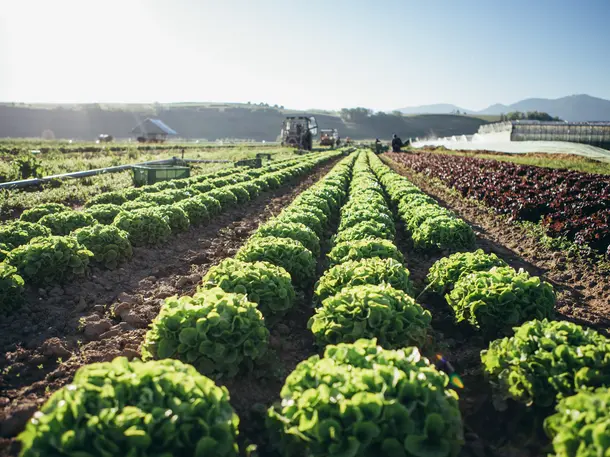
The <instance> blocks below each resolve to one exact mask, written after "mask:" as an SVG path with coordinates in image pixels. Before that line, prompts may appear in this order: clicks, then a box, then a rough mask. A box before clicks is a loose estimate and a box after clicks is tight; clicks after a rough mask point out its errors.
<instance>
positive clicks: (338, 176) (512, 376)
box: [21, 153, 610, 457]
mask: <svg viewBox="0 0 610 457" xmlns="http://www.w3.org/2000/svg"><path fill="white" fill-rule="evenodd" d="M376 159H377V158H376V157H375V156H372V155H367V156H365V155H364V154H363V153H361V154H360V155H358V156H357V158H356V161H355V163H354V162H353V158H348V159H345V160H344V161H343V162H341V163H340V164H339V165H338V166H337V167H336V168H335V169H333V171H332V172H331V173H330V174H329V175H328V176H327V179H328V181H327V180H322V181H321V182H320V183H319V184H317V185H316V186H314V187H312V188H311V189H309V190H308V191H306V192H305V193H304V194H302V195H301V196H299V197H298V198H297V199H296V200H295V202H294V204H293V205H291V206H290V207H288V208H286V210H285V211H284V212H282V214H281V215H280V216H279V217H278V218H276V219H272V220H271V221H269V222H268V223H267V224H265V225H263V226H261V227H260V228H259V230H258V231H257V232H256V233H255V234H254V235H253V236H252V237H251V239H250V240H249V241H248V242H247V243H246V245H245V246H244V248H242V250H240V251H239V253H238V255H237V256H236V258H235V259H227V260H225V261H224V262H223V263H222V264H220V265H218V266H217V267H215V268H214V269H213V270H210V271H209V272H208V274H207V275H206V277H205V278H204V281H203V283H202V285H201V287H200V288H199V290H198V292H197V293H196V294H195V295H194V296H193V297H183V298H181V299H176V298H170V299H168V300H167V301H166V303H165V304H164V307H163V309H162V311H161V314H160V315H159V317H158V318H157V319H156V320H155V323H154V324H153V327H152V328H151V330H150V332H149V333H148V335H147V337H146V342H145V345H144V351H143V353H144V354H145V357H146V358H162V357H172V358H174V359H180V360H181V361H184V362H188V363H192V364H194V365H195V366H196V367H197V368H198V370H199V372H201V373H206V374H209V375H213V376H215V377H219V376H231V375H234V374H236V372H237V371H238V370H239V369H241V368H243V367H247V366H248V365H251V364H253V363H255V361H256V360H257V359H258V358H259V357H260V356H261V355H262V354H264V352H265V351H266V348H267V341H268V331H267V329H266V325H265V324H267V325H269V322H272V321H273V320H274V319H278V318H280V319H281V316H282V315H283V314H284V313H285V312H286V311H287V310H288V309H290V307H292V306H293V305H294V300H295V299H294V297H295V289H303V288H305V287H308V285H309V284H311V282H312V280H313V278H314V276H315V259H316V257H317V255H318V254H319V240H320V235H324V234H326V233H327V229H328V227H329V225H328V221H330V220H332V218H333V217H334V215H335V214H336V213H337V211H338V210H339V208H341V203H342V201H343V200H344V199H345V197H346V193H345V190H346V186H347V183H348V181H349V176H350V170H348V169H347V168H349V167H351V165H348V163H349V160H352V162H351V163H352V164H353V180H352V183H351V185H350V189H349V201H348V203H347V204H346V205H345V206H343V209H342V210H341V219H340V222H339V231H338V232H339V233H338V234H337V235H336V236H335V237H334V239H333V241H334V242H335V244H334V246H333V248H332V249H331V251H330V252H329V254H328V256H327V258H328V260H329V263H330V268H329V269H328V270H327V272H326V273H325V274H324V276H323V277H322V278H321V279H320V281H318V283H317V284H316V286H315V291H316V296H317V297H318V300H319V301H320V303H321V307H320V308H318V311H317V312H316V315H318V313H319V310H320V309H321V308H323V307H324V306H328V307H329V308H330V309H331V310H332V314H333V315H332V316H331V319H330V320H327V321H325V323H324V325H323V326H322V327H323V328H325V329H326V330H328V329H330V330H331V331H330V332H327V331H326V330H325V331H323V332H319V334H320V335H322V336H321V337H320V336H318V335H317V336H316V341H317V342H318V343H319V344H320V346H322V345H324V344H327V343H328V342H335V341H349V342H346V343H339V344H336V345H334V344H330V345H328V346H326V348H325V350H324V354H323V355H322V356H321V357H320V356H314V357H311V358H309V359H308V360H306V361H304V362H302V363H301V364H299V366H298V367H297V368H296V369H295V370H294V371H293V373H291V374H290V375H289V377H288V378H287V380H286V382H285V385H284V387H283V389H282V391H281V403H279V404H278V405H275V406H274V407H272V408H271V409H270V410H269V411H268V417H267V425H268V430H269V432H270V434H271V438H272V439H271V443H272V444H273V445H274V446H275V448H276V449H275V450H276V451H279V452H280V454H281V455H287V456H300V455H311V456H328V455H332V456H335V455H336V456H339V455H340V456H343V455H362V456H376V455H390V456H394V455H396V456H424V455H425V456H439V457H441V456H455V455H457V454H458V452H459V449H460V446H461V441H462V438H461V434H462V421H461V417H460V414H459V409H458V408H457V395H456V393H455V392H454V391H453V390H452V389H449V388H448V378H447V376H446V375H445V374H444V373H442V372H440V371H438V370H437V369H436V368H434V367H433V366H432V365H431V364H430V362H429V361H428V360H427V359H425V358H424V357H422V356H421V355H420V352H419V350H418V349H417V348H415V347H407V348H400V345H401V343H400V342H399V338H411V340H410V341H413V339H417V340H418V341H423V336H422V333H418V331H419V330H420V329H422V328H426V329H427V324H426V322H428V323H429V319H426V318H425V317H424V319H423V320H422V319H421V317H422V314H421V312H420V310H421V307H419V305H416V306H413V305H414V301H412V299H410V298H409V294H411V293H412V287H411V285H410V282H409V278H408V271H406V269H404V266H402V260H403V259H402V256H401V255H400V252H399V251H398V250H397V249H396V246H395V245H394V244H393V243H392V239H393V235H392V225H391V224H390V223H389V221H388V219H387V218H386V217H384V216H383V215H381V214H382V213H383V214H385V215H386V216H390V217H391V216H392V214H391V212H389V211H388V205H387V203H386V202H385V200H384V201H382V200H381V199H379V198H378V197H377V196H376V194H378V195H381V196H382V197H383V196H384V193H383V192H382V191H380V188H379V187H378V186H379V181H376V180H375V179H374V178H375V176H378V177H379V178H378V179H379V180H380V181H381V182H382V183H383V184H384V186H383V187H384V188H385V191H386V192H387V194H388V195H389V196H390V199H391V201H392V203H393V204H394V205H396V207H398V206H399V203H401V200H402V199H401V196H400V190H402V189H404V190H407V191H408V192H407V194H410V193H413V192H411V189H408V186H406V185H405V184H408V183H404V184H403V183H400V182H399V179H397V178H400V180H402V179H403V178H401V177H399V176H398V175H396V177H397V178H394V177H392V176H387V175H389V174H390V173H389V172H388V171H387V170H389V168H387V167H386V168H385V169H384V168H383V167H385V165H383V164H382V163H380V162H378V161H377V160H376ZM367 163H368V165H369V166H371V167H372V169H373V171H374V172H375V175H372V174H371V173H370V170H368V169H367ZM382 165H383V167H382ZM342 168H344V169H343V170H341V169H342ZM340 183H343V186H341V185H339V184H340ZM390 187H391V188H393V189H394V191H391V190H390ZM397 189H398V191H397ZM310 191H315V192H316V193H315V194H309V193H308V192H310ZM331 195H334V197H331V198H329V197H330V196H331ZM341 196H342V197H341ZM318 197H319V198H318ZM325 203H326V204H325ZM333 203H336V204H333ZM384 203H385V205H384ZM327 205H329V207H328V208H327ZM368 205H370V206H368ZM403 206H406V205H403ZM314 208H315V209H314ZM303 213H304V214H303ZM323 215H325V216H327V217H326V219H325V218H324V216H323ZM282 217H284V218H285V219H284V220H278V219H281V218H282ZM365 221H373V222H375V223H374V224H370V225H369V224H367V225H368V227H365V226H361V227H360V229H358V230H351V229H352V228H353V227H355V226H358V225H359V224H360V223H361V222H365ZM308 229H309V230H308ZM345 233H347V235H346V234H345ZM367 233H368V234H367ZM312 234H313V235H316V236H317V238H316V237H314V236H312ZM363 234H364V235H363ZM407 234H408V235H411V234H412V232H411V231H408V232H407ZM361 236H362V238H361V239H358V238H360V237H361ZM352 237H355V238H352ZM289 240H292V241H295V242H296V243H297V244H299V246H296V245H295V244H294V243H291V242H290V241H289ZM345 243H347V244H345ZM253 246H254V247H253ZM261 246H262V247H261ZM275 246H281V247H280V248H277V249H276V248H275ZM306 246H307V247H306ZM438 247H440V246H438V245H432V248H433V249H437V248H438ZM306 251H307V252H306ZM312 259H313V263H312ZM388 260H392V261H393V262H388ZM379 261H382V262H384V263H385V264H387V266H389V268H388V270H389V271H388V272H386V270H383V269H381V268H377V267H379V266H380V265H381V264H380V263H377V262H379ZM312 265H313V268H312ZM346 265H347V266H346ZM373 265H377V267H375V266H373ZM401 267H402V268H401ZM335 268H337V269H336V270H334V269H335ZM502 268H508V267H507V266H506V264H505V263H504V262H503V261H502V260H500V259H498V258H497V257H495V256H493V255H489V256H488V255H485V254H484V253H483V252H481V251H476V252H465V253H464V252H461V253H458V254H454V255H453V256H450V257H448V258H445V259H442V260H441V261H439V262H437V264H435V265H434V266H433V267H432V269H431V270H430V274H429V276H428V282H429V285H428V289H429V290H431V291H433V292H435V293H441V294H442V293H446V294H447V297H448V298H449V297H450V296H451V294H452V293H453V292H454V291H455V289H456V288H457V287H458V284H460V281H465V283H464V284H463V285H461V286H459V287H461V288H464V290H470V289H468V288H469V287H473V286H470V285H469V284H470V283H471V282H472V277H473V275H474V276H477V275H483V278H488V276H489V273H490V272H495V271H497V269H502ZM331 271H332V272H333V273H332V274H331V273H330V272H331ZM486 275H487V276H486ZM519 275H523V272H515V274H514V275H512V276H510V275H509V276H510V278H508V279H507V277H505V276H506V275H504V276H502V278H504V279H503V281H504V282H502V284H504V285H503V286H500V285H498V284H500V282H497V281H496V282H494V281H495V279H489V281H487V282H486V280H484V279H481V280H479V281H478V283H479V286H478V287H475V288H473V289H472V290H471V293H469V294H468V297H469V298H468V300H467V301H466V302H465V307H464V308H459V309H469V311H468V313H469V315H471V316H474V318H473V319H467V318H464V317H463V316H462V317H460V315H459V314H458V313H457V310H456V317H457V319H459V320H462V321H464V322H467V323H469V324H470V325H473V326H474V327H475V328H479V329H480V330H481V331H483V332H485V333H486V334H487V335H491V334H493V332H494V331H495V332H500V331H501V329H500V327H502V324H500V323H497V322H496V323H493V321H492V318H491V317H489V316H491V315H493V313H502V312H503V310H502V307H503V306H502V304H504V305H505V306H508V308H509V311H507V313H508V315H509V316H508V317H509V318H514V319H516V320H517V321H519V320H520V319H531V317H528V316H530V314H528V313H534V314H536V313H539V312H541V310H547V309H548V303H546V302H547V301H548V300H552V301H553V303H554V293H553V292H552V288H551V289H549V286H548V285H547V284H545V283H543V282H541V281H539V279H538V278H531V277H529V276H527V277H523V276H521V278H517V276H519ZM492 276H493V275H492ZM467 278H470V279H468V280H467ZM490 284H493V287H491V288H490ZM375 288H377V289H376V290H375ZM356 289H357V290H361V291H362V293H358V294H357V293H351V292H349V291H350V290H352V291H353V290H356ZM488 289H489V290H488ZM521 289H524V290H525V292H524V293H523V294H521ZM373 291H374V292H375V293H373ZM519 294H521V295H519ZM549 294H551V296H552V299H550V298H549V297H550V296H549ZM337 296H341V297H343V298H342V300H341V302H340V303H338V304H335V303H333V304H332V305H328V304H327V303H328V300H329V299H334V298H336V297H337ZM399 301H400V302H403V303H406V304H407V306H406V307H404V309H409V310H411V313H410V314H409V313H407V314H405V315H404V316H403V315H399V314H398V313H395V311H394V309H397V305H396V304H397V303H398V302H399ZM530 303H532V304H533V305H532V306H531V307H529V306H527V305H528V304H530ZM488 307H489V308H491V309H492V312H491V314H489V312H488V310H487V308H488ZM495 308H497V309H495ZM388 309H390V310H391V311H388ZM494 309H495V311H494ZM174 310H176V311H174ZM354 310H358V312H354ZM362 310H364V311H365V312H367V311H368V312H369V313H368V314H364V315H363V314H361V311H362ZM515 310H518V311H516V312H515ZM413 311H415V312H413ZM481 312H482V314H481ZM544 312H546V311H544ZM393 313H394V314H393ZM426 315H427V312H423V316H426ZM263 316H264V317H263ZM345 316H350V317H352V318H353V320H354V321H356V323H355V324H354V323H351V322H349V319H348V318H346V317H345ZM389 316H392V319H394V320H396V321H399V322H401V324H394V323H393V322H392V323H390V324H387V323H385V321H386V320H387V319H388V317H389ZM396 316H398V318H396ZM483 316H487V317H483ZM499 316H500V317H501V318H502V319H508V318H507V317H505V316H504V315H503V314H499ZM326 317H328V316H326ZM314 322H315V316H314V319H312V329H313V327H314V325H313V323H314ZM327 322H333V323H334V324H336V325H333V326H326V323H327ZM507 322H508V323H509V325H510V324H511V323H512V321H510V320H508V321H507ZM521 322H522V320H521ZM417 324H423V325H417ZM400 325H402V328H403V334H402V335H401V334H400V332H398V331H397V326H400ZM325 326H326V327H325ZM314 333H315V332H314ZM423 335H425V333H423ZM359 336H365V337H367V338H368V339H358V340H356V341H354V339H356V338H358V337H359ZM373 336H374V337H377V338H378V339H379V341H380V342H381V341H383V344H379V345H378V344H377V341H376V340H375V339H374V338H372V337H373ZM403 344H411V343H410V342H406V343H403ZM421 344H423V342H422V343H421ZM393 345H396V346H397V347H398V349H390V348H388V346H393ZM384 346H385V347H384ZM608 354H609V351H608V343H607V340H606V339H605V338H604V337H602V336H601V335H599V334H597V333H595V332H593V331H592V330H584V329H582V328H581V327H579V326H577V325H574V324H570V323H567V322H551V321H548V320H533V321H530V322H526V323H525V324H523V325H522V326H521V327H520V328H519V329H516V333H515V336H514V337H512V338H504V339H502V340H497V341H494V342H492V343H491V344H490V348H489V350H488V351H484V353H483V361H484V364H485V367H486V370H487V371H488V372H489V374H490V380H491V381H492V383H493V385H494V387H495V388H496V389H498V391H499V392H500V393H503V395H505V396H506V397H507V398H514V399H517V400H520V401H523V402H524V403H526V404H528V405H531V406H532V407H534V408H536V406H541V407H544V406H547V405H549V404H552V403H553V402H554V401H556V399H559V405H558V407H557V414H555V415H554V416H552V417H551V418H549V419H547V421H546V423H545V424H546V428H547V431H548V433H549V434H550V435H551V436H553V437H554V448H555V453H556V455H558V456H564V455H565V456H589V455H604V452H605V451H606V450H607V447H608V446H607V444H608V442H607V436H608V435H607V430H608V426H607V423H608V422H607V414H608V406H609V400H610V395H609V394H608V391H607V390H604V389H602V390H597V391H592V390H586V389H589V388H593V387H596V386H599V385H605V384H604V383H605V380H604V379H605V378H607V376H608V366H609V365H608ZM236 367H237V368H236ZM199 372H198V371H196V370H194V369H193V368H192V367H190V366H188V365H186V364H183V363H181V362H180V361H178V360H171V359H166V360H161V361H148V362H145V363H142V362H139V361H134V362H127V361H126V360H125V359H116V360H115V361H114V362H112V363H106V364H94V365H91V366H88V367H85V368H83V369H81V370H80V371H79V372H78V374H77V376H76V378H75V380H74V385H73V386H72V387H69V388H64V389H62V390H60V391H59V392H58V393H56V394H55V395H54V396H53V397H52V399H51V400H50V401H49V402H48V404H47V405H45V407H44V408H43V411H42V412H41V413H38V414H37V415H36V416H35V418H34V420H33V421H32V422H31V423H30V424H29V425H28V428H27V430H26V432H25V433H24V434H23V435H22V436H21V439H22V441H23V443H24V451H23V455H28V456H34V455H53V453H59V452H61V453H68V452H74V453H78V452H80V451H82V450H83V449H87V452H89V453H90V455H117V454H126V455H164V453H167V455H171V454H174V455H176V454H180V455H220V456H223V455H237V452H238V446H237V434H238V422H239V420H238V418H237V416H236V415H235V413H234V412H233V410H232V408H231V407H230V404H229V398H228V392H227V391H226V389H224V388H220V387H216V386H215V385H214V384H213V382H212V381H210V380H209V379H208V378H206V377H205V376H203V375H201V374H200V373H199ZM187 378H188V379H187ZM102 387H103V389H102ZM574 391H578V392H579V393H578V394H577V395H575V396H568V395H571V394H572V393H573V392H574ZM101 392H103V397H102V396H101V395H100V393H101ZM143 392H146V395H144V394H143ZM102 398H103V399H104V400H103V401H102ZM153 449H154V450H153ZM75 455H76V454H75Z"/></svg>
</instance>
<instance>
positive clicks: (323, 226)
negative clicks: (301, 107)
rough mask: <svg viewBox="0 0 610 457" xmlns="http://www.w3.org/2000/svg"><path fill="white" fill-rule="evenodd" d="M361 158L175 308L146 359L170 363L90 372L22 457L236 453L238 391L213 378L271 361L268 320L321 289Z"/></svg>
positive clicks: (120, 361) (302, 199) (337, 171)
mask: <svg viewBox="0 0 610 457" xmlns="http://www.w3.org/2000/svg"><path fill="white" fill-rule="evenodd" d="M354 159H355V156H354V155H352V156H350V157H347V158H345V159H343V160H342V161H341V162H340V163H339V164H337V165H336V166H335V167H334V168H333V169H332V170H331V171H330V172H329V173H328V174H327V175H326V176H325V178H324V179H322V180H321V181H320V182H318V183H316V184H315V185H314V186H312V187H310V188H309V189H308V190H306V191H305V192H303V193H302V194H300V195H299V196H298V197H297V198H296V199H295V200H294V201H293V202H292V203H291V205H289V206H288V207H287V208H286V209H284V210H283V211H282V212H281V213H280V214H279V215H278V216H277V217H275V218H273V219H271V220H270V221H268V222H267V223H265V224H264V225H262V226H261V227H259V229H258V230H257V231H256V232H255V234H254V235H253V236H252V237H251V238H250V239H249V240H248V242H247V243H246V244H245V245H244V246H243V248H242V249H241V250H240V251H239V252H238V254H237V255H236V257H235V258H232V259H226V260H225V261H223V262H222V263H221V264H219V265H217V266H216V267H213V268H212V269H210V270H209V272H208V273H207V274H206V276H205V277H204V279H203V281H202V283H201V285H200V286H199V287H198V290H197V292H196V293H195V294H194V295H193V296H185V297H181V298H177V297H170V298H168V299H167V300H165V302H164V304H163V306H162V309H161V311H160V313H159V315H158V317H157V318H156V319H155V321H154V322H153V324H152V325H151V329H150V330H149V332H148V333H147V335H146V338H145V341H144V343H143V350H142V353H143V358H144V359H145V360H147V359H161V360H147V361H146V362H140V361H137V360H135V361H132V362H128V361H127V360H126V359H125V358H117V359H115V360H114V361H112V362H109V363H96V364H92V365H88V366H85V367H83V368H81V369H80V370H79V371H78V372H77V374H76V376H75V378H74V381H73V382H72V384H71V385H70V386H67V387H64V388H62V389H60V390H59V391H58V392H56V393H55V394H54V395H53V396H52V397H51V398H50V399H49V401H48V402H47V403H46V404H45V405H44V406H43V407H42V409H41V411H40V412H38V413H36V414H35V416H34V418H33V419H32V420H31V421H30V422H29V424H28V425H27V427H26V430H25V431H24V432H23V433H22V434H21V435H20V437H19V439H20V440H21V442H22V444H23V447H22V451H21V455H23V456H42V455H93V456H111V455H131V456H147V455H155V456H170V455H185V456H186V455H193V456H208V455H209V456H235V455H237V453H238V445H237V434H238V423H239V419H238V417H237V415H236V414H235V413H234V411H233V409H232V408H231V406H230V403H229V395H228V391H227V390H226V389H225V388H223V387H217V386H216V385H215V384H214V382H213V381H211V380H210V379H209V378H207V377H206V376H205V374H208V375H210V376H214V377H217V378H218V377H221V376H225V377H226V376H233V375H235V374H236V373H238V372H239V371H240V370H242V369H243V368H247V367H248V365H252V364H253V363H254V362H255V361H256V360H257V359H258V358H259V357H260V356H261V355H262V354H264V352H265V351H266V349H267V346H268V337H269V332H268V330H267V328H266V319H267V320H269V321H273V319H274V318H276V319H277V318H279V317H281V316H282V315H283V314H285V313H286V312H287V311H288V310H289V309H290V308H291V307H292V306H293V305H294V302H295V295H296V293H295V289H303V288H304V287H308V286H309V285H310V284H311V281H312V279H313V275H315V261H316V260H315V259H316V258H317V255H319V252H320V245H319V243H320V240H319V237H320V236H322V235H324V234H325V231H326V230H327V229H328V227H329V224H330V222H331V220H332V218H333V217H335V215H336V213H337V212H338V210H339V208H340V206H341V204H342V203H343V201H344V199H345V197H346V189H347V185H348V182H349V178H350V176H351V168H352V165H353V162H354ZM306 245H307V246H308V247H306ZM314 252H315V253H316V254H317V255H316V254H314ZM261 311H262V312H261ZM184 362H186V363H188V365H187V364H186V363H184Z"/></svg>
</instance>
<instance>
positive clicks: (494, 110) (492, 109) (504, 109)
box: [477, 103, 540, 114]
mask: <svg viewBox="0 0 610 457" xmlns="http://www.w3.org/2000/svg"><path fill="white" fill-rule="evenodd" d="M510 111H514V110H513V109H510V107H508V106H506V105H503V104H502V103H496V104H495V105H491V106H489V107H487V108H485V109H484V110H481V111H477V114H502V113H508V112H510ZM539 111H540V110H539Z"/></svg>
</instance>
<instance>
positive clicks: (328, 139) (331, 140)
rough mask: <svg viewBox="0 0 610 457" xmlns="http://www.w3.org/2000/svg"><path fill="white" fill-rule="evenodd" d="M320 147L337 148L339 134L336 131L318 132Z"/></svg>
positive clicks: (324, 130)
mask: <svg viewBox="0 0 610 457" xmlns="http://www.w3.org/2000/svg"><path fill="white" fill-rule="evenodd" d="M320 146H330V147H331V148H334V147H335V146H339V132H338V131H337V129H322V130H320Z"/></svg>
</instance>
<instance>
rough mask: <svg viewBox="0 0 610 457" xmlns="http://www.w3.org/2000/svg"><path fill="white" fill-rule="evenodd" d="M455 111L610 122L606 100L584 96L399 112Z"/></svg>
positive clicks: (449, 106) (433, 107)
mask: <svg viewBox="0 0 610 457" xmlns="http://www.w3.org/2000/svg"><path fill="white" fill-rule="evenodd" d="M456 109H459V110H460V112H466V113H469V114H472V115H475V116H476V115H498V114H502V113H508V112H511V111H523V112H526V111H542V112H545V113H549V114H550V115H551V116H557V117H559V118H561V119H564V120H566V121H576V122H578V121H610V100H605V99H603V98H597V97H591V96H590V95H586V94H581V95H570V96H568V97H561V98H557V99H548V98H528V99H525V100H521V101H519V102H516V103H513V104H511V105H502V104H495V105H491V106H490V107H488V108H485V109H484V110H481V111H472V110H467V109H466V110H463V109H461V108H458V107H456V106H455V105H446V104H438V105H426V106H418V107H411V108H402V109H401V110H400V111H402V112H405V113H406V112H409V113H428V112H435V113H451V112H453V111H455V110H456ZM428 110H434V111H428Z"/></svg>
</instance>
